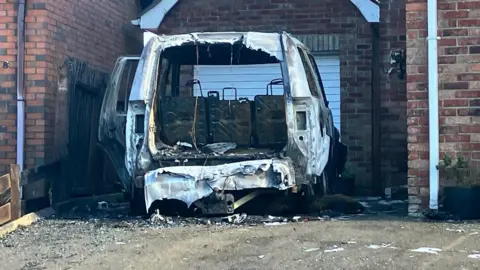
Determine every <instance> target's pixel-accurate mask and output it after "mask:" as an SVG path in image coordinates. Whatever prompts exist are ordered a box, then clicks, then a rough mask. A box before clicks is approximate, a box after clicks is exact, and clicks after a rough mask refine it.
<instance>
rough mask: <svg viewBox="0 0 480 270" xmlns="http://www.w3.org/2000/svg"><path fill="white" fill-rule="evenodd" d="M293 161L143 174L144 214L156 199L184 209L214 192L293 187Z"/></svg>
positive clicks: (174, 168)
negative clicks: (173, 202)
mask: <svg viewBox="0 0 480 270" xmlns="http://www.w3.org/2000/svg"><path fill="white" fill-rule="evenodd" d="M293 165H294V164H293V162H292V161H291V160H290V159H288V158H285V159H261V160H252V161H242V162H234V163H227V164H222V165H216V166H174V167H165V168H160V169H156V170H153V171H149V172H148V173H146V174H145V184H144V185H145V204H146V207H147V211H148V209H149V208H150V206H151V204H152V203H153V202H154V201H156V200H163V199H176V200H180V201H183V202H185V203H186V204H187V206H188V207H190V205H192V203H193V202H195V201H197V200H199V199H202V198H205V197H207V196H209V195H211V194H212V193H213V192H214V191H222V190H225V191H234V190H243V189H258V188H273V189H278V190H285V189H289V188H291V187H294V186H295V183H296V182H295V171H294V169H293V168H294V166H293Z"/></svg>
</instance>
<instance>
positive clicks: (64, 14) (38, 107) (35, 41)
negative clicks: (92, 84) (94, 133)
mask: <svg viewBox="0 0 480 270" xmlns="http://www.w3.org/2000/svg"><path fill="white" fill-rule="evenodd" d="M17 2H18V0H0V60H1V61H3V60H8V61H10V62H11V66H12V68H10V69H8V70H4V69H0V83H1V86H0V87H1V92H0V103H2V104H0V105H1V106H0V119H5V120H0V173H1V172H2V171H4V170H5V169H6V167H5V166H6V165H8V164H11V163H15V147H16V141H15V136H16V134H15V132H16V128H15V121H16V120H15V119H16V115H15V112H16V105H15V102H14V100H15V99H16V91H15V67H16V63H15V57H16V54H17V51H16V36H14V34H15V32H14V30H15V29H16V23H15V22H16V8H17V4H16V3H17ZM27 2H28V4H27V7H26V10H27V12H26V18H25V22H26V32H25V35H26V37H25V41H26V43H25V74H26V77H25V94H26V95H25V98H26V134H25V137H26V141H25V162H26V165H27V166H33V165H39V164H43V163H45V162H48V161H49V160H51V159H53V158H54V157H55V156H58V153H56V151H55V150H54V148H53V146H54V141H55V140H57V137H61V136H62V135H63V134H64V132H63V131H62V130H60V131H59V130H57V131H56V130H55V103H56V98H57V78H58V71H57V68H58V63H60V62H63V61H64V60H65V59H66V58H67V57H74V58H75V59H79V60H81V61H84V62H86V63H88V64H89V65H91V66H93V67H94V68H97V69H98V70H100V71H104V72H107V73H110V72H111V69H112V67H113V64H114V62H115V60H116V58H117V57H118V56H120V55H122V54H127V53H134V52H135V51H134V50H135V49H132V46H131V45H132V44H133V45H135V44H141V33H140V32H139V31H138V32H137V33H134V34H133V36H134V37H132V36H131V33H130V31H128V29H129V25H130V20H131V19H134V18H135V17H136V16H137V15H138V13H137V12H138V10H137V6H136V4H135V1H130V2H129V1H115V2H112V1H76V0H62V1H56V0H29V1H27ZM5 38H6V39H7V40H6V41H5V42H3V40H2V39H5ZM136 52H138V46H137V51H136ZM65 117H67V115H65ZM55 132H57V134H55Z"/></svg>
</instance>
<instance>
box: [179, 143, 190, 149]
mask: <svg viewBox="0 0 480 270" xmlns="http://www.w3.org/2000/svg"><path fill="white" fill-rule="evenodd" d="M177 146H181V147H185V148H193V145H192V144H190V143H187V142H177Z"/></svg>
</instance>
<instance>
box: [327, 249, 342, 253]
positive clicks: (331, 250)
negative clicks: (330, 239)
mask: <svg viewBox="0 0 480 270" xmlns="http://www.w3.org/2000/svg"><path fill="white" fill-rule="evenodd" d="M344 250H345V249H344V248H333V249H327V250H324V251H323V252H325V253H330V252H339V251H344Z"/></svg>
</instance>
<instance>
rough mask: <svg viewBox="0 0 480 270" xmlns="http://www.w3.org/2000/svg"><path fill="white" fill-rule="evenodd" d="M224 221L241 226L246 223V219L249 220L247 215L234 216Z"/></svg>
mask: <svg viewBox="0 0 480 270" xmlns="http://www.w3.org/2000/svg"><path fill="white" fill-rule="evenodd" d="M224 219H225V220H227V221H228V222H229V223H232V224H240V223H242V222H243V221H245V219H247V214H234V215H231V216H228V217H225V218H224Z"/></svg>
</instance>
